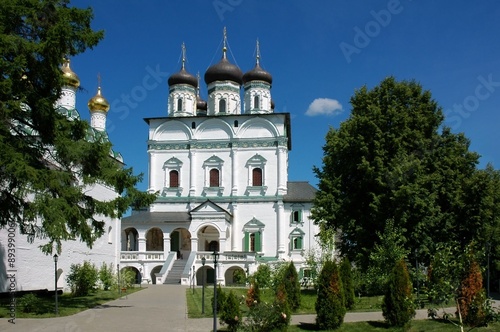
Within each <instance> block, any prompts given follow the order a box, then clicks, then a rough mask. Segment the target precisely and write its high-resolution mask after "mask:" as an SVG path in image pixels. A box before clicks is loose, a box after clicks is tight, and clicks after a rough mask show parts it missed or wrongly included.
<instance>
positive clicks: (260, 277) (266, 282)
mask: <svg viewBox="0 0 500 332" xmlns="http://www.w3.org/2000/svg"><path fill="white" fill-rule="evenodd" d="M251 282H252V283H256V284H258V285H259V287H260V288H268V287H270V286H271V268H270V267H269V265H267V264H259V267H257V271H256V272H255V273H254V274H253V275H252V280H251Z"/></svg>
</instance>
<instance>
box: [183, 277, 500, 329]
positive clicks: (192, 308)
mask: <svg viewBox="0 0 500 332" xmlns="http://www.w3.org/2000/svg"><path fill="white" fill-rule="evenodd" d="M223 290H224V292H226V293H229V291H233V292H234V293H235V295H236V297H237V298H239V299H240V308H241V311H242V313H243V315H245V313H246V312H247V311H248V309H247V307H246V305H245V296H246V293H247V288H243V287H242V288H232V287H226V288H223ZM213 294H214V289H213V286H209V287H207V288H205V314H202V313H201V304H202V289H201V288H195V289H194V290H193V289H191V288H190V289H188V290H186V299H187V307H188V316H189V318H201V317H212V315H213V313H212V305H211V303H212V302H211V301H212V298H213ZM260 294H261V300H262V301H265V302H272V301H273V298H274V294H273V291H272V290H270V289H261V290H260ZM382 298H383V297H382V296H373V297H358V298H356V307H355V308H354V309H353V310H351V311H350V312H367V311H381V310H382V309H381V305H382ZM315 303H316V293H315V291H314V290H302V294H301V305H300V308H299V310H298V311H297V312H296V313H295V314H316V311H315V308H314V305H315ZM449 306H453V304H452V303H450V304H449ZM426 307H427V306H426ZM465 330H466V331H467V330H468V329H465ZM474 330H475V331H500V323H494V324H491V325H490V326H488V327H482V328H478V329H474ZM220 331H224V328H223V327H221V329H220ZM288 331H290V332H296V331H317V330H316V325H314V324H303V325H300V326H297V325H292V326H290V327H289V329H288ZM335 331H337V332H364V331H401V329H398V328H391V327H389V326H388V325H387V324H385V323H384V322H373V321H372V322H359V323H344V324H342V326H341V328H340V329H337V330H335ZM408 331H409V332H434V331H435V332H441V331H443V332H447V331H450V332H451V331H460V328H459V327H457V326H455V325H453V324H452V323H450V322H448V321H442V320H414V321H412V322H411V327H410V329H409V330H408Z"/></svg>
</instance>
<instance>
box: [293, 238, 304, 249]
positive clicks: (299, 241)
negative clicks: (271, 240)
mask: <svg viewBox="0 0 500 332" xmlns="http://www.w3.org/2000/svg"><path fill="white" fill-rule="evenodd" d="M301 249H302V237H301V236H300V237H295V238H293V239H292V250H301Z"/></svg>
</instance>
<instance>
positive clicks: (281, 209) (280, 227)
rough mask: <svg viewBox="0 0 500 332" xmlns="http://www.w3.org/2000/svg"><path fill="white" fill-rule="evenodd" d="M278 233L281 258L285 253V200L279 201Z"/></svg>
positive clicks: (279, 255)
mask: <svg viewBox="0 0 500 332" xmlns="http://www.w3.org/2000/svg"><path fill="white" fill-rule="evenodd" d="M276 217H277V233H278V239H277V240H278V257H279V258H281V257H282V256H283V255H284V254H285V236H286V234H285V233H286V227H285V207H284V206H283V202H282V201H280V202H278V213H277V216H276Z"/></svg>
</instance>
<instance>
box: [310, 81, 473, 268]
mask: <svg viewBox="0 0 500 332" xmlns="http://www.w3.org/2000/svg"><path fill="white" fill-rule="evenodd" d="M351 105H352V111H351V115H350V117H349V119H347V120H346V121H345V122H343V123H342V124H341V125H340V127H339V128H338V129H335V128H331V129H330V130H329V131H328V133H327V135H326V143H325V145H324V147H323V151H324V157H323V165H322V167H321V168H318V167H316V168H315V169H314V172H315V173H316V176H317V177H318V179H319V190H318V192H317V194H316V198H315V201H314V208H313V209H312V218H313V219H314V221H315V222H316V223H317V224H319V226H320V237H322V239H323V240H326V239H325V237H328V238H330V237H331V233H332V232H336V233H337V236H338V237H339V249H340V252H341V255H342V256H347V257H348V258H349V259H350V260H351V261H354V262H355V263H356V265H357V266H360V267H361V268H362V270H365V269H366V267H367V266H368V265H369V256H368V255H365V254H364V253H368V252H371V251H372V250H373V249H374V247H375V245H376V244H377V243H379V242H377V241H373V234H377V233H383V231H384V227H385V224H386V223H387V221H388V220H393V221H394V227H395V228H396V229H399V230H400V231H401V234H402V236H403V239H404V241H403V243H402V245H403V247H404V248H406V249H407V250H409V251H410V252H414V251H415V249H418V252H419V258H420V259H421V261H422V262H424V261H425V262H427V263H428V262H429V260H430V256H431V255H432V253H433V252H434V250H435V246H436V245H437V244H438V243H446V242H448V241H453V240H455V241H458V242H459V244H460V245H461V246H462V247H464V246H465V245H466V243H467V242H468V241H464V239H463V238H461V236H462V235H464V233H463V232H458V231H457V230H458V229H460V228H465V229H466V228H468V226H467V225H468V223H469V221H470V220H469V219H466V220H463V219H460V218H459V217H460V216H461V215H463V211H464V210H466V209H467V204H468V202H467V201H466V199H465V197H464V186H466V185H467V184H468V183H469V181H470V178H472V177H473V175H474V173H475V171H476V165H477V163H478V158H479V156H478V154H476V153H473V152H470V151H469V140H468V139H467V138H466V137H465V136H464V135H463V134H453V133H451V131H450V130H449V128H446V127H443V126H442V124H443V114H442V110H441V108H440V107H439V106H438V104H437V102H436V101H434V100H433V99H432V97H431V93H430V92H429V91H424V90H423V89H422V87H421V86H420V85H419V84H418V83H416V82H414V81H401V82H398V81H396V80H395V79H394V78H393V77H388V78H386V79H384V80H383V81H382V82H381V83H380V84H379V85H378V86H376V87H374V88H373V89H371V90H369V89H368V88H367V87H362V88H361V89H359V90H357V91H356V92H355V93H354V96H353V97H352V98H351ZM459 224H463V225H462V226H460V227H458V226H459ZM410 234H411V236H410ZM469 237H470V235H469ZM360 253H361V255H360Z"/></svg>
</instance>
